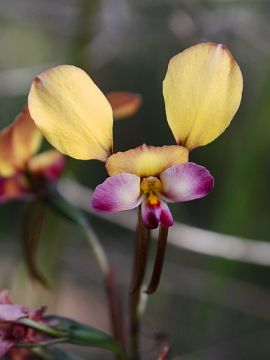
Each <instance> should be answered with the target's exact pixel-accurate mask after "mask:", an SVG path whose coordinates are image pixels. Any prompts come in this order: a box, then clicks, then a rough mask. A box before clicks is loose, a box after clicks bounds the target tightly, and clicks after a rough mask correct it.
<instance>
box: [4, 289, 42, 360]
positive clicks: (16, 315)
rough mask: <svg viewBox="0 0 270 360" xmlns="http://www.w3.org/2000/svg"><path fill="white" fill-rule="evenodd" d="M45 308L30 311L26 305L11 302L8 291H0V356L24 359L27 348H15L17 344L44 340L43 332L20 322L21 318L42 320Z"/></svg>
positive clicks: (27, 352)
mask: <svg viewBox="0 0 270 360" xmlns="http://www.w3.org/2000/svg"><path fill="white" fill-rule="evenodd" d="M45 310H46V308H44V307H41V308H40V309H38V310H36V311H31V310H29V309H28V308H27V307H24V306H21V305H16V304H13V302H12V300H11V298H10V296H9V294H8V292H7V291H6V290H3V291H1V292H0V356H3V355H7V357H8V358H10V359H15V358H16V359H26V358H28V356H27V355H28V354H29V350H26V349H20V348H16V347H15V345H17V344H19V343H20V344H27V343H31V344H32V343H36V344H38V343H39V342H41V341H42V340H44V336H45V335H44V334H41V333H39V332H38V331H36V330H34V329H32V328H28V327H26V326H24V325H23V324H21V323H20V320H21V319H23V318H27V319H31V320H34V321H37V322H43V321H44V320H43V314H44V311H45Z"/></svg>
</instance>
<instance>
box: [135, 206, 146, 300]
mask: <svg viewBox="0 0 270 360" xmlns="http://www.w3.org/2000/svg"><path fill="white" fill-rule="evenodd" d="M135 241H136V244H135V257H134V265H133V266H134V269H135V276H134V279H133V284H132V285H131V293H132V294H133V293H135V292H136V291H137V290H139V289H140V287H141V285H142V282H143V279H144V275H145V270H146V265H147V259H148V254H149V246H150V230H149V229H146V228H145V227H144V225H143V222H142V216H141V209H139V212H138V225H137V232H136V240H135Z"/></svg>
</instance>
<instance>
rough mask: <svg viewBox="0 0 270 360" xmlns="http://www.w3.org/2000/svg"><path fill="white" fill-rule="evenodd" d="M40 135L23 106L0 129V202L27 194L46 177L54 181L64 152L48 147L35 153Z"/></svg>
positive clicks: (36, 190)
mask: <svg viewBox="0 0 270 360" xmlns="http://www.w3.org/2000/svg"><path fill="white" fill-rule="evenodd" d="M41 141H42V135H41V133H40V131H39V130H38V129H37V128H36V126H35V123H34V122H33V120H32V119H31V117H30V114H29V111H28V108H27V107H25V108H24V109H23V110H22V112H21V113H20V114H19V115H18V116H17V117H16V119H15V120H14V122H13V123H12V124H11V125H9V126H8V127H6V128H5V129H3V130H1V132H0V203H3V202H6V201H8V200H12V199H21V198H27V197H29V196H30V197H31V196H32V195H33V194H34V193H37V192H38V191H40V190H42V186H43V185H44V182H46V181H52V182H54V181H56V180H57V179H58V178H59V176H60V174H61V172H62V170H63V168H64V164H65V161H64V156H63V155H62V154H60V153H59V152H58V151H55V150H49V151H45V152H44V153H41V154H38V155H35V154H36V153H37V151H38V149H39V147H40V145H41Z"/></svg>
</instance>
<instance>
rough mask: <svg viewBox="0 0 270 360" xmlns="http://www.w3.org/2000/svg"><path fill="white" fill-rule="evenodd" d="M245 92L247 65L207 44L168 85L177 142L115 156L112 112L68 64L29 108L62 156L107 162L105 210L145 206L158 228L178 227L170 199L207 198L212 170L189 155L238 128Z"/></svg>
mask: <svg viewBox="0 0 270 360" xmlns="http://www.w3.org/2000/svg"><path fill="white" fill-rule="evenodd" d="M241 93H242V75H241V71H240V69H239V66H238V65H237V63H236V62H235V60H234V59H233V57H232V55H231V54H230V52H229V51H228V50H227V48H226V47H225V46H223V45H216V44H213V43H203V44H198V45H195V46H193V47H191V48H189V49H187V50H185V51H183V52H182V53H180V54H178V55H176V56H175V57H173V58H172V59H171V61H170V63H169V67H168V71H167V74H166V77H165V80H164V83H163V94H164V99H165V107H166V113H167V120H168V124H169V126H170V128H171V130H172V132H173V135H174V137H175V140H176V143H177V145H171V146H162V147H153V146H147V145H143V146H139V147H137V148H135V149H132V150H128V151H125V152H118V153H116V154H112V124H113V116H112V108H111V106H110V104H109V102H108V100H107V99H106V98H105V96H104V95H103V94H102V93H101V91H100V90H99V88H98V87H97V86H96V85H95V84H94V82H93V81H92V80H91V79H90V78H89V76H88V75H87V74H86V73H85V72H84V71H83V70H81V69H79V68H76V67H74V66H69V65H63V66H58V67H55V68H52V69H49V70H47V71H46V72H44V73H42V74H40V75H39V76H37V77H36V79H35V80H34V82H33V84H32V87H31V91H30V94H29V110H30V113H31V116H32V118H33V120H34V121H35V123H36V125H37V127H38V128H39V129H40V130H41V132H42V133H43V134H44V136H45V137H46V138H47V140H48V141H49V142H50V143H51V144H52V145H53V146H54V147H55V148H56V149H58V150H59V151H60V152H62V153H64V154H67V155H69V156H71V157H73V158H76V159H84V160H89V159H98V160H101V161H104V162H106V168H107V171H108V173H109V175H110V177H109V178H108V179H107V180H105V182H104V183H102V184H101V185H98V186H97V188H96V190H95V192H94V195H93V199H92V205H93V208H94V209H95V210H97V211H104V212H115V211H122V210H129V209H132V208H135V207H137V206H139V205H141V207H142V218H143V223H144V225H145V226H146V227H147V228H150V229H153V228H156V227H158V225H159V224H161V225H162V226H165V227H170V226H172V225H173V219H172V215H171V213H170V210H169V208H168V206H167V204H166V203H167V202H182V201H189V200H193V199H197V198H201V197H203V196H206V195H207V194H208V193H209V192H210V191H211V190H212V188H213V183H214V180H213V177H212V176H211V175H210V173H209V171H208V170H207V169H206V168H204V167H202V166H200V165H197V164H195V163H191V162H188V156H189V151H190V150H192V149H194V148H196V147H199V146H202V145H206V144H208V143H210V142H211V141H213V140H214V139H216V138H217V137H218V136H219V135H220V134H221V133H222V132H223V131H224V130H225V128H226V127H227V126H228V125H229V124H230V121H231V120H232V118H233V116H234V114H235V113H236V111H237V109H238V107H239V104H240V100H241Z"/></svg>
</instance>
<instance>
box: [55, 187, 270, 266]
mask: <svg viewBox="0 0 270 360" xmlns="http://www.w3.org/2000/svg"><path fill="white" fill-rule="evenodd" d="M59 187H60V189H59V190H60V192H61V193H62V195H63V196H64V197H66V198H67V199H68V200H69V201H70V202H72V203H73V204H74V205H76V206H77V207H79V208H81V209H83V210H85V211H87V212H90V213H94V212H93V210H92V209H91V208H90V205H89V203H90V201H89V199H90V197H91V194H92V190H90V189H88V188H86V187H84V186H82V185H80V184H78V183H76V182H74V181H71V180H64V181H62V182H61V184H60V186H59ZM131 213H132V215H131ZM94 214H95V215H96V216H98V217H101V218H104V219H106V220H107V221H109V222H111V223H114V224H117V225H120V226H122V227H124V228H126V229H129V230H133V229H135V226H136V211H128V212H121V213H116V214H110V215H104V214H97V213H94ZM154 236H155V237H157V233H154ZM168 243H169V244H171V245H173V246H176V247H181V248H183V249H185V250H188V251H193V252H196V253H199V254H204V255H208V256H217V257H221V258H225V259H229V260H235V261H241V262H245V263H251V264H257V265H263V266H269V265H270V244H269V243H267V242H265V241H259V240H250V239H241V238H238V237H236V236H231V235H224V234H219V233H216V232H213V231H209V230H203V229H199V228H196V227H193V226H189V225H185V224H181V223H178V222H175V224H174V226H173V228H172V229H171V230H170V236H169V239H168Z"/></svg>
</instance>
